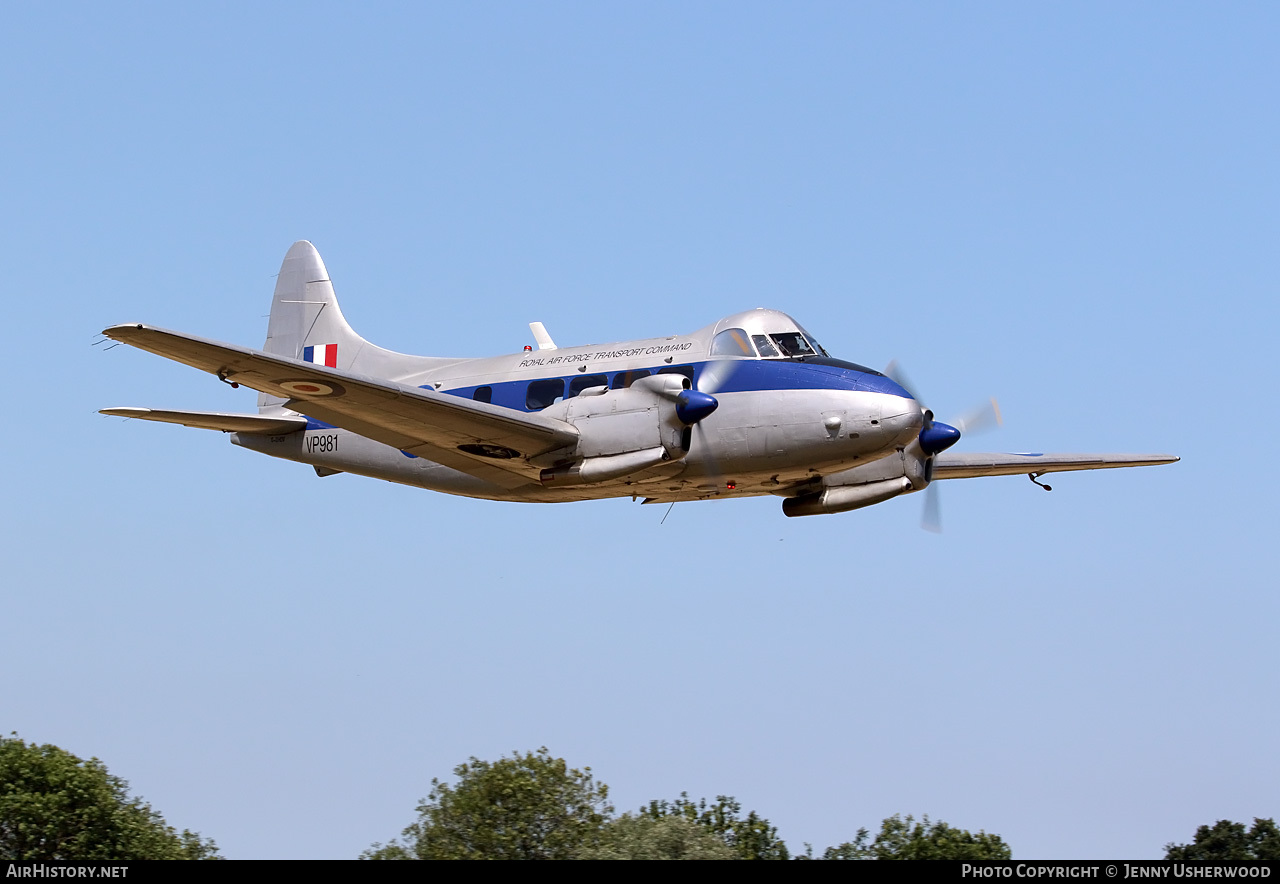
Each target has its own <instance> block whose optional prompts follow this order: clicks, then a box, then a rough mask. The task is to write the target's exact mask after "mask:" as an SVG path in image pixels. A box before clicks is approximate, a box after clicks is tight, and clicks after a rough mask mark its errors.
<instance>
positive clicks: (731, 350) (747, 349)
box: [711, 328, 756, 356]
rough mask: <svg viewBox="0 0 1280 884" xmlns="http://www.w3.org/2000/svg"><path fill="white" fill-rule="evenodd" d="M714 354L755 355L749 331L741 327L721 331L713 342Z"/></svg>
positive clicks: (712, 352)
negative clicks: (748, 336)
mask: <svg viewBox="0 0 1280 884" xmlns="http://www.w3.org/2000/svg"><path fill="white" fill-rule="evenodd" d="M711 355H712V356H755V355H756V351H755V350H753V349H751V341H750V340H749V339H748V338H747V333H746V332H745V331H743V330H742V329H740V328H731V329H727V330H725V331H722V332H720V334H718V335H716V336H715V339H714V340H712V342H711Z"/></svg>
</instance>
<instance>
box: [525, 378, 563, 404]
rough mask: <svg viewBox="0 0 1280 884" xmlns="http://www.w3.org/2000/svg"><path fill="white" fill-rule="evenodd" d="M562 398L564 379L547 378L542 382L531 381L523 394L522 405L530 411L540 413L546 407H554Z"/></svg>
mask: <svg viewBox="0 0 1280 884" xmlns="http://www.w3.org/2000/svg"><path fill="white" fill-rule="evenodd" d="M563 398H564V378H548V379H547V380H544V381H533V382H531V383H530V384H529V390H528V392H527V393H525V397H524V405H525V408H528V409H529V410H530V411H540V410H541V409H543V408H546V407H547V406H548V405H554V404H555V403H557V402H559V401H560V400H561V399H563Z"/></svg>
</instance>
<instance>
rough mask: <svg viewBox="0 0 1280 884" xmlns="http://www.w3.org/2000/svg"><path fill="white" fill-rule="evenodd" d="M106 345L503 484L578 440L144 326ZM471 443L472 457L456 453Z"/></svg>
mask: <svg viewBox="0 0 1280 884" xmlns="http://www.w3.org/2000/svg"><path fill="white" fill-rule="evenodd" d="M102 333H103V334H104V335H106V336H107V337H109V338H112V339H113V340H116V341H120V342H121V343H124V344H129V345H131V346H134V347H138V348H139V349H141V350H147V351H149V352H151V353H155V354H156V355H158V356H164V357H165V358H167V359H172V360H174V361H175V362H181V363H184V364H185V365H190V366H192V367H193V368H198V369H201V370H202V371H207V372H209V373H210V374H214V375H217V376H218V377H219V378H220V379H222V380H224V381H227V382H230V383H236V384H244V385H245V386H246V387H249V388H251V389H254V390H258V391H260V392H263V393H269V394H271V395H273V396H281V397H284V398H285V399H288V400H289V401H288V402H287V403H286V405H287V407H289V408H291V409H293V410H294V411H299V412H301V413H303V414H308V415H311V416H312V417H316V418H318V419H320V420H323V421H325V422H326V423H330V424H333V425H334V426H337V427H342V428H343V429H346V430H351V431H352V432H355V433H359V434H360V435H362V436H367V437H368V438H370V439H374V440H376V441H378V442H382V443H383V444H386V445H390V446H392V447H393V448H399V449H401V450H403V451H407V452H409V453H410V454H414V455H417V456H419V457H423V458H426V459H428V460H431V461H434V462H435V463H439V464H443V465H445V466H448V467H452V468H453V469H456V470H460V471H462V472H464V473H468V474H470V475H473V476H477V477H478V478H481V479H485V480H486V481H490V482H496V483H497V484H499V485H502V486H504V487H508V488H514V487H518V486H519V485H523V484H526V483H529V482H537V481H538V476H539V474H540V469H539V467H537V466H534V465H533V464H531V463H529V462H528V459H529V458H531V457H536V456H538V455H540V454H546V453H547V452H550V451H555V450H556V449H559V448H566V447H572V446H574V445H576V444H577V441H578V430H577V428H576V427H574V426H573V425H572V424H570V423H567V422H565V421H560V420H555V419H554V418H549V417H545V416H543V415H540V414H525V413H524V412H519V411H514V410H512V409H510V408H503V407H502V406H500V405H490V404H489V403H487V402H476V401H474V400H471V399H463V398H461V397H459V396H451V395H449V394H447V393H436V392H435V391H433V390H424V389H420V388H418V387H411V386H408V385H406V384H399V383H396V382H395V381H388V380H381V379H378V378H371V377H366V376H364V375H358V374H354V373H351V372H345V371H339V370H338V369H336V368H328V367H326V366H323V365H316V364H315V363H311V362H303V361H302V360H299V359H292V358H290V357H287V356H279V355H275V354H271V353H263V352H262V351H260V350H252V349H249V348H248V347H237V346H235V345H232V344H224V343H221V342H220V341H210V340H207V339H205V338H198V337H196V336H194V335H187V334H183V333H182V332H174V331H168V330H166V329H162V328H154V327H152V326H147V325H142V324H140V323H139V324H127V325H114V326H112V327H111V328H108V329H105V330H104V331H103V332H102ZM461 446H468V447H470V448H471V449H472V451H471V452H468V451H465V450H462V448H461Z"/></svg>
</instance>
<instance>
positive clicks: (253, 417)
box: [98, 408, 307, 436]
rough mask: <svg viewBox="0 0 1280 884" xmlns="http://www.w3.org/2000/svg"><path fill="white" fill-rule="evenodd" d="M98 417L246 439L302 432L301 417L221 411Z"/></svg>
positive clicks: (117, 412)
mask: <svg viewBox="0 0 1280 884" xmlns="http://www.w3.org/2000/svg"><path fill="white" fill-rule="evenodd" d="M98 414H106V415H110V416H111V417H131V418H136V419H138V420H144V421H160V422H161V423H165V424H182V426H184V427H195V428H196V429H198V430H221V431H222V432H224V433H245V434H246V435H249V436H283V435H285V434H286V433H294V432H297V431H298V430H302V429H306V426H307V419H306V418H305V417H284V416H280V417H271V416H270V415H265V414H229V413H227V412H225V411H165V410H163V409H159V408H103V409H101V410H99V411H98Z"/></svg>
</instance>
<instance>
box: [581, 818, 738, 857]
mask: <svg viewBox="0 0 1280 884" xmlns="http://www.w3.org/2000/svg"><path fill="white" fill-rule="evenodd" d="M574 858H575V859H742V857H741V856H739V855H738V852H737V851H735V850H734V849H733V848H732V847H730V846H729V845H728V844H726V843H725V842H724V839H723V838H720V837H717V836H716V834H715V833H714V832H712V831H711V829H710V828H708V827H707V826H700V825H698V824H697V823H695V822H693V821H692V820H688V819H685V818H684V817H681V816H664V817H656V818H655V817H651V816H647V815H644V814H640V815H638V816H637V815H632V814H629V813H624V814H623V815H622V816H620V817H618V818H617V819H616V820H613V821H612V822H610V823H608V824H606V825H605V827H604V830H603V831H602V833H601V837H600V841H599V843H598V844H595V845H592V846H590V847H584V848H582V849H581V850H579V851H578V852H577V854H575V856H574Z"/></svg>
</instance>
